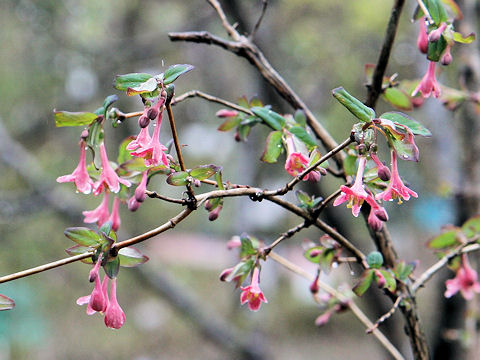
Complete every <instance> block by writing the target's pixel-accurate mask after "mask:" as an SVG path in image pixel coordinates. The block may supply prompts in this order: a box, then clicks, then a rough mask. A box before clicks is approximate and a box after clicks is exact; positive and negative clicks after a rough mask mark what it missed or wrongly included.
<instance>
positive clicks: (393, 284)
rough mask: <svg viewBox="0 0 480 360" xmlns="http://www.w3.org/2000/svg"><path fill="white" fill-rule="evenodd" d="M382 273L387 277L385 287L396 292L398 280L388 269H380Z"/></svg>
mask: <svg viewBox="0 0 480 360" xmlns="http://www.w3.org/2000/svg"><path fill="white" fill-rule="evenodd" d="M378 271H380V272H381V273H382V275H383V277H384V278H385V286H384V288H386V289H388V290H389V291H390V292H394V291H395V289H396V288H397V281H396V280H395V277H394V276H393V275H392V273H391V272H390V271H388V270H383V269H380V270H378Z"/></svg>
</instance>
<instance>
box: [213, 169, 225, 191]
mask: <svg viewBox="0 0 480 360" xmlns="http://www.w3.org/2000/svg"><path fill="white" fill-rule="evenodd" d="M215 181H216V182H217V187H218V188H219V189H220V190H225V187H224V186H223V180H222V171H218V172H217V173H216V174H215Z"/></svg>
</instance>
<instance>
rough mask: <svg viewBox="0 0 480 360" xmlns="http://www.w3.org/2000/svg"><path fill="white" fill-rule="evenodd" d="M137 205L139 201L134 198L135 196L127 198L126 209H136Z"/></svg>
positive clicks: (138, 205)
mask: <svg viewBox="0 0 480 360" xmlns="http://www.w3.org/2000/svg"><path fill="white" fill-rule="evenodd" d="M139 207H140V203H139V202H138V201H137V200H136V199H135V196H132V197H131V198H130V200H128V210H130V211H137V210H138V208H139Z"/></svg>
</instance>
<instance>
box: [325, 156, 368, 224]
mask: <svg viewBox="0 0 480 360" xmlns="http://www.w3.org/2000/svg"><path fill="white" fill-rule="evenodd" d="M366 163H367V158H366V157H365V156H360V162H359V164H358V170H357V175H356V177H355V182H354V183H353V185H352V187H351V188H349V187H347V186H345V185H342V186H341V187H340V190H341V191H342V193H341V194H340V196H339V197H337V198H336V199H335V201H334V202H333V206H338V205H340V204H343V203H344V202H345V201H347V200H348V205H347V207H348V208H352V214H353V216H355V217H357V216H358V214H360V209H361V207H362V204H363V201H364V200H366V199H367V197H368V193H367V192H366V191H365V189H364V188H363V172H364V171H365V164H366Z"/></svg>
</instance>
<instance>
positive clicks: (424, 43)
mask: <svg viewBox="0 0 480 360" xmlns="http://www.w3.org/2000/svg"><path fill="white" fill-rule="evenodd" d="M419 21H420V29H419V31H418V37H417V47H418V50H420V52H422V53H423V54H426V53H427V51H428V34H427V25H426V24H425V16H422V17H421V18H420V20H419Z"/></svg>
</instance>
